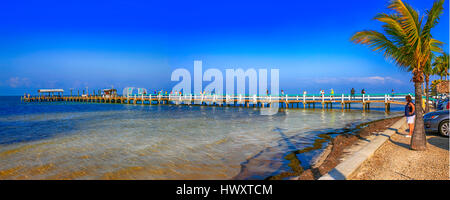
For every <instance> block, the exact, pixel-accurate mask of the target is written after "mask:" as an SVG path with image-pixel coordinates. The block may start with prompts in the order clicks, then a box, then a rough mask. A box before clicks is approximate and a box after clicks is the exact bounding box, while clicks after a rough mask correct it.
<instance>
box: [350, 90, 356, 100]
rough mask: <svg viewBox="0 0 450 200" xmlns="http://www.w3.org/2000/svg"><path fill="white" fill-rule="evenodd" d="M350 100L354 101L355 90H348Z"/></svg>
mask: <svg viewBox="0 0 450 200" xmlns="http://www.w3.org/2000/svg"><path fill="white" fill-rule="evenodd" d="M350 99H353V100H354V99H355V88H352V90H350Z"/></svg>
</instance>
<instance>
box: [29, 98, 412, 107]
mask: <svg viewBox="0 0 450 200" xmlns="http://www.w3.org/2000/svg"><path fill="white" fill-rule="evenodd" d="M406 95H411V96H412V98H413V99H414V95H412V94H355V95H351V94H337V95H330V94H328V95H326V94H323V95H320V94H319V95H316V94H309V95H308V94H303V95H287V94H284V95H276V96H275V95H262V96H258V95H239V94H238V95H218V94H131V95H126V96H105V95H103V96H99V95H97V96H87V95H85V96H35V97H31V96H28V97H22V101H26V102H53V101H68V102H71V101H72V102H92V103H122V104H175V105H191V104H197V105H217V106H223V105H234V106H243V107H244V106H246V107H250V106H252V107H266V106H267V107H270V106H272V105H276V103H278V106H279V107H284V108H290V107H291V108H294V105H296V107H297V108H299V105H300V104H303V107H304V108H306V107H311V106H312V107H313V108H315V106H316V104H319V106H320V105H322V108H332V107H333V105H336V104H341V107H342V108H350V107H351V104H355V103H359V104H362V105H363V109H370V104H371V103H381V104H384V105H385V109H386V111H389V109H390V105H391V104H405V96H406Z"/></svg>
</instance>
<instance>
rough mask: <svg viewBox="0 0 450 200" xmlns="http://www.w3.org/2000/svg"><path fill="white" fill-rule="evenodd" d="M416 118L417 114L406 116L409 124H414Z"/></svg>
mask: <svg viewBox="0 0 450 200" xmlns="http://www.w3.org/2000/svg"><path fill="white" fill-rule="evenodd" d="M415 119H416V116H415V115H413V116H409V117H406V121H407V122H408V124H414V120H415Z"/></svg>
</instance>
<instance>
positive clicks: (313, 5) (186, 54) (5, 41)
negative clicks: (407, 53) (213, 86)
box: [0, 0, 449, 95]
mask: <svg viewBox="0 0 450 200" xmlns="http://www.w3.org/2000/svg"><path fill="white" fill-rule="evenodd" d="M405 2H407V3H410V4H411V5H413V7H415V8H416V9H418V10H419V11H420V12H421V13H424V12H425V10H426V9H429V8H431V5H432V3H433V0H405ZM387 4H388V2H387V0H367V1H361V0H342V1H336V0H324V1H253V2H251V1H247V2H243V1H220V3H219V2H215V1H214V3H212V1H204V2H200V1H171V2H165V3H161V2H158V1H112V0H109V1H95V2H94V1H80V0H78V1H2V5H1V6H0V18H1V19H0V95H22V94H23V93H24V92H32V93H35V90H37V89H39V88H63V89H66V90H68V89H69V88H84V87H86V86H88V87H89V88H90V89H94V88H95V89H100V88H107V87H110V86H111V85H113V86H114V87H115V88H119V89H121V88H123V87H126V86H137V87H145V88H149V89H162V88H164V89H170V88H171V87H172V86H173V85H174V84H176V83H175V82H171V81H170V75H171V72H172V71H173V70H174V69H176V68H180V67H183V68H188V69H192V68H193V61H194V60H203V68H204V69H205V68H219V69H221V70H224V69H226V68H244V69H247V68H278V69H280V85H281V88H282V89H284V90H285V91H287V92H288V93H299V91H300V90H304V89H306V90H308V91H309V93H318V91H319V90H320V89H325V90H326V91H327V92H329V89H330V88H333V89H334V90H335V92H336V93H341V92H348V91H349V90H350V88H351V87H355V89H356V90H357V91H360V90H361V89H362V88H365V89H366V90H367V92H368V93H374V92H387V91H390V90H391V89H395V91H398V92H412V91H413V87H412V84H411V82H410V74H409V73H408V72H404V71H401V70H399V69H398V68H397V67H396V66H395V65H394V64H391V63H388V62H386V61H385V60H384V58H383V57H382V56H381V55H380V54H377V53H374V52H371V51H370V50H369V49H368V48H366V47H364V46H359V45H355V44H353V43H351V42H350V41H349V38H350V37H351V35H352V34H353V33H354V32H356V31H359V30H363V29H375V30H379V29H380V26H381V24H380V23H379V22H376V21H374V20H373V17H374V16H375V15H376V14H377V13H380V12H388V10H387V9H386V5H387ZM448 11H449V3H448V2H446V3H445V12H444V15H443V16H442V17H441V21H440V24H439V25H438V27H437V28H436V29H435V30H434V32H433V36H434V37H435V38H437V39H439V40H441V41H443V42H445V43H446V45H445V49H447V51H448V42H449V12H448ZM206 84H207V83H204V86H206Z"/></svg>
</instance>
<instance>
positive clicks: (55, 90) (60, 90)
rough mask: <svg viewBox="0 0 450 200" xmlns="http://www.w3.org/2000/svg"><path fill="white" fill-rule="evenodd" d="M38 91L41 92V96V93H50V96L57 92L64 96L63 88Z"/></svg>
mask: <svg viewBox="0 0 450 200" xmlns="http://www.w3.org/2000/svg"><path fill="white" fill-rule="evenodd" d="M38 93H39V96H41V94H48V96H54V94H55V93H56V95H57V96H62V95H63V94H64V90H63V89H39V90H38ZM44 96H45V95H44Z"/></svg>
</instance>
